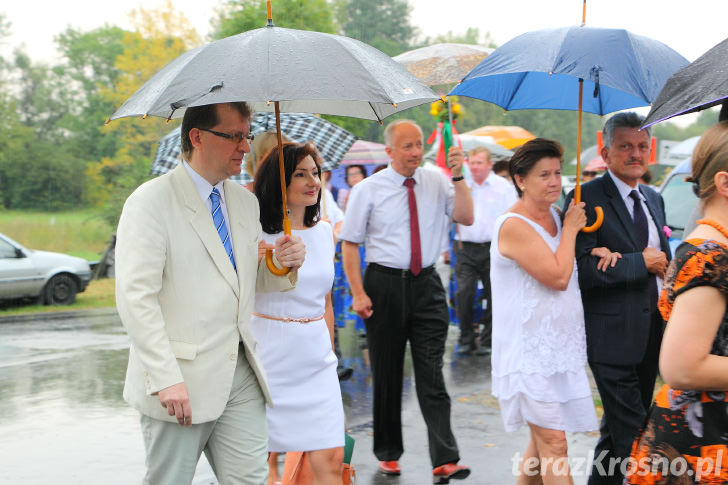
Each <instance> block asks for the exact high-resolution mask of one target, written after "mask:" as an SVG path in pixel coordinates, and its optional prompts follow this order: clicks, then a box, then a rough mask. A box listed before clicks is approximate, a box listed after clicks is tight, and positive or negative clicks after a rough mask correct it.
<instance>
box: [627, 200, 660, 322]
mask: <svg viewBox="0 0 728 485" xmlns="http://www.w3.org/2000/svg"><path fill="white" fill-rule="evenodd" d="M629 196H630V197H631V198H632V200H633V201H634V211H633V212H632V213H633V214H634V215H633V216H632V220H633V221H634V228H635V230H636V231H637V241H638V242H639V244H640V248H639V249H640V250H644V249H645V248H646V247H647V241H648V240H649V238H650V229H649V226H648V223H647V214H645V210H644V209H643V208H642V197H640V194H639V192H638V191H637V189H635V190H633V191H632V192H630V193H629ZM648 285H649V287H650V310H652V311H655V310H656V309H657V279H656V277H655V275H653V274H650V275H649V280H648Z"/></svg>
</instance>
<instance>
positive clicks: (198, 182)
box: [182, 161, 235, 248]
mask: <svg viewBox="0 0 728 485" xmlns="http://www.w3.org/2000/svg"><path fill="white" fill-rule="evenodd" d="M182 165H184V167H185V170H187V173H188V174H189V175H190V178H192V182H193V183H194V184H195V188H196V189H197V192H198V193H199V194H200V198H201V199H202V203H203V204H205V207H207V211H208V212H209V213H210V220H212V200H210V194H211V193H212V189H213V185H212V184H211V183H210V182H208V181H207V180H205V178H204V177H203V176H202V175H200V174H199V173H197V172H195V169H194V168H192V167H191V166H190V164H189V163H187V162H185V161H183V162H182ZM224 183H225V181H224V180H223V181H221V182H218V183H217V184H216V185H215V186H214V187H215V188H216V189H217V191H218V192H220V209H221V210H222V216H223V217H224V218H225V226H226V227H227V229H228V235H229V236H230V244H232V243H233V235H232V232H231V231H230V218H229V217H228V211H227V205H226V204H225V188H224ZM231 247H233V248H234V247H235V245H234V244H232V246H231Z"/></svg>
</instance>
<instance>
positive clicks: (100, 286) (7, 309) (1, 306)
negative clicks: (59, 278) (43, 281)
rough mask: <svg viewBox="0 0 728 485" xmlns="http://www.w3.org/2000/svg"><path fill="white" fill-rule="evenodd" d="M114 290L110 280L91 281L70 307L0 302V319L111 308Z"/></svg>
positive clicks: (113, 300) (113, 282) (113, 304)
mask: <svg viewBox="0 0 728 485" xmlns="http://www.w3.org/2000/svg"><path fill="white" fill-rule="evenodd" d="M114 289H115V281H114V280H113V279H111V278H104V279H100V280H93V281H91V283H89V285H88V286H87V287H86V291H84V292H83V293H79V294H78V295H76V301H75V302H74V303H73V304H72V305H58V306H53V305H27V304H21V303H19V302H0V318H1V317H5V316H10V315H24V314H29V313H49V312H63V311H77V310H88V309H91V308H107V307H113V306H115V305H116V301H115V299H114Z"/></svg>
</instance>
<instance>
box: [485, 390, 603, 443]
mask: <svg viewBox="0 0 728 485" xmlns="http://www.w3.org/2000/svg"><path fill="white" fill-rule="evenodd" d="M498 403H499V404H500V410H501V417H502V418H503V426H505V428H506V431H508V432H513V431H516V430H517V429H518V428H520V427H522V426H527V425H528V424H529V423H530V424H535V425H536V426H540V427H542V428H547V429H557V430H561V431H567V432H570V433H575V432H581V431H595V430H596V429H597V415H596V411H594V401H593V400H592V398H591V396H589V397H584V398H577V399H572V400H570V401H565V402H544V401H537V400H535V399H532V398H530V397H529V396H527V395H526V394H524V393H522V392H519V393H518V394H515V395H514V396H512V397H511V398H509V399H498Z"/></svg>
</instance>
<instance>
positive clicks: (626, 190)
mask: <svg viewBox="0 0 728 485" xmlns="http://www.w3.org/2000/svg"><path fill="white" fill-rule="evenodd" d="M607 173H608V174H609V176H610V177H612V181H613V182H614V185H616V186H617V190H618V191H619V196H620V197H622V200H623V201H624V205H626V206H627V212H629V216H630V217H631V218H632V220H634V199H633V198H632V197H630V196H629V194H631V193H632V191H633V190H637V193H638V194H639V196H640V201H641V202H642V210H643V211H644V213H645V215H646V216H647V229H648V236H647V247H649V248H655V249H657V250H658V251H662V246H661V245H660V233H659V232H657V231H658V230H659V229H658V227H657V224H655V220H654V219H652V213H650V209H649V208H648V207H647V201H646V199H645V196H644V195H642V192H640V190H639V184H638V185H637V187H635V188H633V187H630V186H629V185H627V184H626V183H624V182H623V181H621V180H620V179H618V178H617V177H616V176H615V175H614V174H613V173H612V172H610V171H609V170H607ZM650 190H652V189H650ZM608 249H609V250H610V251H611V250H612V248H608ZM656 278H657V292H658V294H659V292H660V291H661V290H662V278H660V277H659V276H656Z"/></svg>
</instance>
